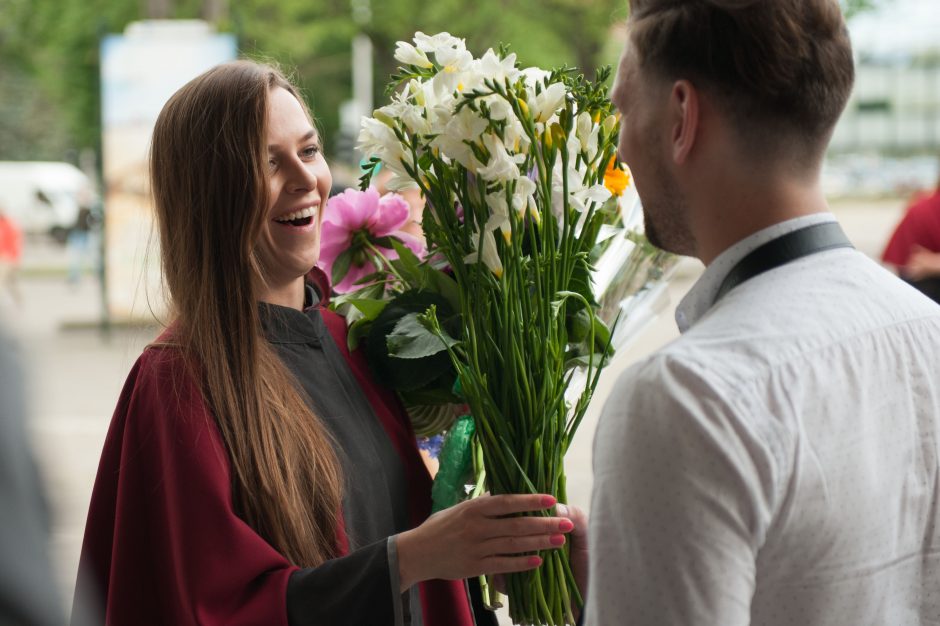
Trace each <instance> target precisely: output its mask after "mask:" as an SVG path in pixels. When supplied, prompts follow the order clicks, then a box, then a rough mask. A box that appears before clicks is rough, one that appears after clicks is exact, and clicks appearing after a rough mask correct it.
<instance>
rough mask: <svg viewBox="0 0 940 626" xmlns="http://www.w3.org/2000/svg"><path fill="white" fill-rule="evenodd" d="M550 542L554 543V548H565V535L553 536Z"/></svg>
mask: <svg viewBox="0 0 940 626" xmlns="http://www.w3.org/2000/svg"><path fill="white" fill-rule="evenodd" d="M549 541H551V542H552V545H553V546H563V545H565V536H564V535H552V536H551V537H550V538H549Z"/></svg>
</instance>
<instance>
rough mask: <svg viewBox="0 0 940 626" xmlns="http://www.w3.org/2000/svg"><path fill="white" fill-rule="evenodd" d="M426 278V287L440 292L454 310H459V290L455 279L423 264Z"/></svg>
mask: <svg viewBox="0 0 940 626" xmlns="http://www.w3.org/2000/svg"><path fill="white" fill-rule="evenodd" d="M424 267H425V271H426V276H427V278H428V282H429V283H430V284H429V285H428V288H429V289H431V291H436V292H437V293H439V294H441V296H443V297H444V299H445V300H447V304H449V305H450V306H451V308H452V309H453V310H455V311H459V310H460V290H459V288H458V287H457V281H455V280H454V279H453V278H451V277H450V276H448V275H447V274H445V273H444V272H442V271H440V270H436V269H433V268H431V267H429V266H424Z"/></svg>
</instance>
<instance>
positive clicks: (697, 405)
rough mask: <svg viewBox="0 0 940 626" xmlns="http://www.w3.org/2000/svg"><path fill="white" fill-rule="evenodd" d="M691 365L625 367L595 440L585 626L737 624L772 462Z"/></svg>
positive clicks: (770, 487)
mask: <svg viewBox="0 0 940 626" xmlns="http://www.w3.org/2000/svg"><path fill="white" fill-rule="evenodd" d="M763 438H764V437H763V436H762V435H761V434H760V433H756V432H753V430H752V429H751V428H749V427H748V426H747V424H746V422H745V420H741V419H739V417H738V415H736V412H735V411H734V410H733V409H732V407H731V406H729V404H728V403H727V402H726V401H725V400H724V399H723V398H722V396H721V394H719V393H717V392H716V390H715V389H714V388H713V387H712V386H711V385H710V384H708V383H706V382H705V381H704V380H703V378H702V377H701V376H699V375H698V374H697V373H696V371H695V370H694V369H693V368H691V367H687V366H684V365H682V364H678V363H675V362H671V361H670V359H669V358H668V357H666V356H661V355H657V356H654V357H652V358H651V359H650V360H648V361H646V362H644V363H642V364H640V365H638V366H635V367H634V368H631V369H630V370H627V372H626V373H625V374H624V375H623V377H622V378H621V384H619V385H618V388H617V391H615V393H614V394H613V395H612V397H611V399H610V400H609V401H608V402H607V404H606V406H605V409H604V412H603V415H602V417H601V422H600V424H599V426H598V430H597V433H596V436H595V442H594V446H595V452H594V481H595V482H594V493H593V499H592V506H591V532H590V535H591V536H590V541H591V547H592V552H593V554H594V555H599V556H596V557H595V558H593V559H592V562H591V572H590V580H591V589H590V593H589V600H588V609H587V611H586V624H588V625H590V626H596V625H601V624H631V625H650V626H653V625H655V626H679V625H692V624H721V625H722V626H746V625H747V624H749V623H750V603H751V598H752V596H753V593H754V588H755V569H756V567H755V561H756V555H757V552H758V550H759V548H760V546H761V544H762V542H763V538H764V535H765V533H766V531H767V528H768V526H769V523H770V519H771V516H772V513H771V511H772V507H773V505H772V500H773V498H774V492H775V488H774V474H775V472H774V467H775V463H774V459H773V457H772V453H771V452H770V451H769V450H768V449H767V448H766V446H765V444H764V443H763Z"/></svg>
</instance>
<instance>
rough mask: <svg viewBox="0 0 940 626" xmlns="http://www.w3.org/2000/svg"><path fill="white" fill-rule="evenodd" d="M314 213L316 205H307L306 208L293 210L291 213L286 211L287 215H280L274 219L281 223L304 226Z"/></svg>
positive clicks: (315, 212)
mask: <svg viewBox="0 0 940 626" xmlns="http://www.w3.org/2000/svg"><path fill="white" fill-rule="evenodd" d="M316 214H317V209H316V207H307V208H306V209H301V210H299V211H294V212H293V213H288V214H287V215H282V216H281V217H279V218H277V219H275V220H274V221H275V222H280V223H281V224H291V225H292V226H306V225H307V224H309V223H310V222H311V218H313V216H314V215H316Z"/></svg>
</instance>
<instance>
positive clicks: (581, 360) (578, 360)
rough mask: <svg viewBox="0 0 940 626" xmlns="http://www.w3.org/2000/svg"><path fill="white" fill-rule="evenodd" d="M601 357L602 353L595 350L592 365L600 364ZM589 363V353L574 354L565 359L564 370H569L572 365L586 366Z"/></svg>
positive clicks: (602, 356)
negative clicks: (572, 356)
mask: <svg viewBox="0 0 940 626" xmlns="http://www.w3.org/2000/svg"><path fill="white" fill-rule="evenodd" d="M603 358H604V355H603V354H601V353H599V352H595V353H594V367H597V366H598V365H600V364H601V359H603ZM590 363H591V355H589V354H585V355H582V356H576V357H574V358H572V359H568V360H567V361H565V370H566V371H567V370H570V369H571V368H573V367H587V366H588V365H590Z"/></svg>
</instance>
